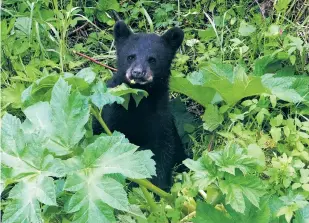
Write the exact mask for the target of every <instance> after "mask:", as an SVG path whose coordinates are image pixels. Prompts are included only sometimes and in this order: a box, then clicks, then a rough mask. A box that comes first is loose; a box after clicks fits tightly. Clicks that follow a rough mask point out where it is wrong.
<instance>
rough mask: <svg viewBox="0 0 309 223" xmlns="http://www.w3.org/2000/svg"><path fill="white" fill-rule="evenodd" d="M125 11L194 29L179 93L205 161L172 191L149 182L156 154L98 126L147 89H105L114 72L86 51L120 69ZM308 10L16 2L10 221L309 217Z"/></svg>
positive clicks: (6, 173) (192, 142)
mask: <svg viewBox="0 0 309 223" xmlns="http://www.w3.org/2000/svg"><path fill="white" fill-rule="evenodd" d="M113 10H114V11H116V12H117V13H118V14H119V17H120V18H121V19H123V20H125V22H126V23H127V24H129V26H130V27H131V28H132V30H133V31H135V32H136V31H138V32H139V31H146V32H152V31H155V32H156V33H159V34H162V33H163V32H164V31H166V30H167V29H168V28H170V27H172V26H175V25H176V26H180V27H181V28H182V29H183V30H184V32H185V40H184V43H183V45H182V46H181V49H180V50H179V52H178V53H177V54H176V57H175V61H174V63H173V65H172V76H171V79H170V89H171V91H172V92H176V94H175V93H172V96H173V97H174V96H175V95H176V96H177V99H176V100H173V101H172V111H173V114H174V116H175V122H176V126H177V129H178V131H179V134H180V136H181V138H182V141H183V143H184V145H185V146H186V147H187V148H186V149H187V152H188V154H193V158H190V159H186V160H185V161H184V162H183V163H184V164H185V165H186V166H187V167H188V168H189V169H188V170H187V171H186V172H183V173H179V174H177V175H176V176H174V185H173V187H172V188H171V191H170V192H171V194H167V193H164V192H162V191H160V189H159V188H156V187H155V186H153V185H149V184H148V183H147V181H144V179H145V178H151V177H152V176H154V175H155V168H154V165H155V163H154V161H153V160H152V159H151V156H152V153H151V152H150V151H139V150H138V148H137V146H135V145H133V144H131V143H130V142H129V141H128V140H127V139H126V138H125V136H124V135H122V134H121V133H117V132H113V133H111V134H109V133H108V132H107V133H108V134H109V135H106V134H101V135H99V136H93V134H92V127H91V120H92V119H93V118H98V117H100V114H101V112H104V106H105V105H108V104H111V103H118V104H121V105H122V106H124V107H125V108H128V104H129V100H132V98H133V100H134V102H135V103H136V106H138V104H139V102H140V101H141V100H143V98H144V97H147V96H148V93H147V92H145V91H142V90H140V89H132V88H129V87H128V86H126V85H124V84H123V85H120V86H117V87H115V88H107V87H106V80H108V79H109V78H110V77H111V76H112V72H111V71H110V70H109V69H107V68H105V67H102V66H99V65H97V64H94V63H91V62H89V61H88V60H86V59H85V58H82V57H80V56H78V55H77V54H76V52H81V53H84V54H86V55H88V56H91V57H93V58H94V59H96V60H99V61H100V62H102V63H103V64H108V65H109V66H112V67H115V64H116V63H115V58H116V55H115V48H114V44H113V36H112V27H113V25H114V23H115V21H114V19H113V17H114V14H113ZM308 12H309V11H308V4H305V2H303V1H290V0H277V1H234V0H233V1H222V0H215V1H206V0H201V1H186V2H183V1H165V0H164V1H134V2H132V1H116V0H112V1H104V0H99V1H97V2H95V1H93V2H91V1H48V0H45V1H21V0H14V1H13V0H7V1H4V2H3V4H2V6H1V41H2V42H1V43H2V54H1V83H2V85H1V91H2V92H1V93H2V94H1V99H2V100H1V117H2V120H1V150H0V151H1V180H0V189H1V190H0V191H1V202H2V209H1V210H2V211H3V214H2V219H1V220H2V222H17V223H18V222H95V221H99V222H123V223H128V222H130V223H133V222H139V223H143V222H156V223H161V222H172V223H178V222H181V223H184V222H222V223H225V222H226V223H228V222H232V223H234V222H235V223H236V222H243V223H247V222H253V223H274V222H292V223H305V222H308V221H309V205H308V200H309V169H308V168H309V151H308V148H309V117H308V115H309V78H308V72H309V65H308V51H309V45H308V35H306V33H308V31H309V30H308V23H309V20H308ZM188 111H189V112H191V113H189V112H188ZM101 121H103V122H104V120H101ZM126 179H129V180H131V181H132V180H133V181H134V180H135V181H134V182H137V183H138V184H141V185H143V186H145V188H147V189H149V190H151V191H153V192H155V193H157V194H158V195H159V196H160V197H161V199H156V200H155V198H154V196H153V194H151V193H149V192H148V194H147V193H146V194H145V193H143V190H141V189H140V188H133V189H132V190H131V191H130V189H127V185H126V181H125V180H126ZM146 192H147V190H146Z"/></svg>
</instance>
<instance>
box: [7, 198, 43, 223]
mask: <svg viewBox="0 0 309 223" xmlns="http://www.w3.org/2000/svg"><path fill="white" fill-rule="evenodd" d="M2 222H3V223H15V222H31V223H41V222H43V219H42V216H41V208H40V204H39V202H38V201H37V200H27V201H26V203H25V201H24V200H13V201H11V202H10V203H9V204H8V205H7V206H6V207H5V210H4V214H3V219H2Z"/></svg>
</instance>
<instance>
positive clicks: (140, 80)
mask: <svg viewBox="0 0 309 223" xmlns="http://www.w3.org/2000/svg"><path fill="white" fill-rule="evenodd" d="M126 81H127V82H128V84H130V85H135V84H139V85H146V84H149V83H151V82H152V81H153V75H152V72H151V71H150V69H147V72H146V73H145V75H143V76H139V77H134V76H132V74H131V69H128V70H127V72H126Z"/></svg>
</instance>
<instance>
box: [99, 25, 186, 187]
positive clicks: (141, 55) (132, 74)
mask: <svg viewBox="0 0 309 223" xmlns="http://www.w3.org/2000/svg"><path fill="white" fill-rule="evenodd" d="M114 38H115V43H116V51H117V68H118V71H117V73H116V74H114V76H113V78H112V79H111V80H110V81H109V82H108V87H115V86H117V85H120V84H122V83H126V84H128V85H129V86H131V87H133V88H139V89H143V90H146V91H147V92H148V94H149V96H148V97H147V98H143V99H142V100H141V102H140V104H139V105H138V106H137V107H136V104H135V101H134V100H130V103H129V109H128V110H126V109H124V108H123V107H122V106H121V105H117V104H113V105H111V106H106V107H104V109H103V119H104V120H105V121H106V124H107V125H108V127H109V128H110V129H111V130H117V131H119V132H122V133H123V134H125V135H126V137H128V139H129V141H130V142H131V143H133V144H135V145H138V146H140V147H141V149H150V150H151V151H152V152H153V153H154V157H153V158H154V160H155V161H156V169H157V177H155V178H154V179H152V182H153V183H154V184H156V185H158V186H159V187H161V188H164V189H168V188H169V187H170V186H171V183H172V182H171V181H172V169H173V167H174V166H175V164H180V163H181V161H182V160H183V159H184V158H185V153H184V150H183V148H182V145H181V140H180V137H179V135H178V133H177V129H176V127H175V124H174V120H173V116H172V114H171V112H170V109H169V86H168V83H169V76H170V66H171V63H172V60H173V58H174V56H175V53H176V51H177V49H178V48H179V46H180V45H181V43H182V41H183V38H184V33H183V31H182V30H181V29H180V28H176V27H174V28H172V29H170V30H168V31H167V32H166V33H165V34H163V35H162V36H158V35H156V34H145V33H138V34H134V33H132V32H131V31H130V29H129V28H128V27H127V26H126V24H125V23H124V22H123V21H118V22H117V23H116V25H115V27H114ZM96 130H98V128H96Z"/></svg>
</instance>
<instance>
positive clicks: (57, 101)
mask: <svg viewBox="0 0 309 223" xmlns="http://www.w3.org/2000/svg"><path fill="white" fill-rule="evenodd" d="M70 90H71V87H69V85H68V83H67V82H65V81H64V80H63V79H62V78H59V80H58V81H57V83H56V84H55V86H54V87H53V90H52V97H51V101H50V106H51V110H52V116H53V124H54V126H57V127H58V128H57V130H56V131H55V136H56V137H58V138H59V139H60V141H61V143H62V144H63V145H64V146H65V147H68V148H72V147H74V146H75V145H76V144H77V143H78V142H79V141H80V140H81V139H82V137H83V136H84V134H85V132H86V130H85V128H84V126H85V124H86V123H87V121H88V118H89V105H88V98H87V97H85V96H82V95H81V94H80V93H79V92H77V91H75V92H72V93H71V94H70ZM59 126H61V128H59Z"/></svg>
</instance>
